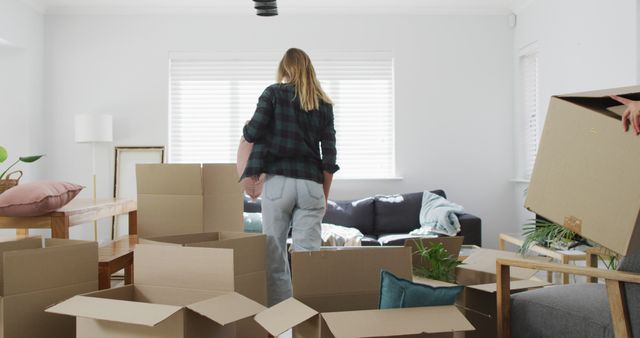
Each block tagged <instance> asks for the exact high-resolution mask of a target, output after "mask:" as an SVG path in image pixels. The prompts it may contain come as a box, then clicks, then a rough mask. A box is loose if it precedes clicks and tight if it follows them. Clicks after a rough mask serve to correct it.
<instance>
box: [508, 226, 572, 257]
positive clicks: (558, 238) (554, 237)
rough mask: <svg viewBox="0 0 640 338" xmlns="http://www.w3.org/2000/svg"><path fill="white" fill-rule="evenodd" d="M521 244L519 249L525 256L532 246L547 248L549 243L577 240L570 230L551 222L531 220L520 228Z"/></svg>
mask: <svg viewBox="0 0 640 338" xmlns="http://www.w3.org/2000/svg"><path fill="white" fill-rule="evenodd" d="M522 236H523V237H524V238H523V243H522V246H521V247H520V249H519V252H520V254H521V255H525V254H526V253H527V252H528V251H529V249H530V248H531V247H532V246H534V245H542V246H548V245H549V243H551V242H570V241H573V240H575V239H576V238H579V235H578V234H576V233H574V232H572V231H571V230H569V229H567V228H565V227H563V226H561V225H558V224H556V223H553V222H549V221H545V220H541V219H532V220H530V222H529V223H527V224H524V225H523V226H522Z"/></svg>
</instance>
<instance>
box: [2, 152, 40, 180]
mask: <svg viewBox="0 0 640 338" xmlns="http://www.w3.org/2000/svg"><path fill="white" fill-rule="evenodd" d="M43 156H44V155H33V156H22V157H19V158H18V159H17V160H16V161H15V162H13V163H12V164H11V165H10V166H9V167H7V169H5V170H4V171H3V172H2V173H1V174H0V180H1V179H2V178H3V177H4V175H6V174H7V173H8V172H9V169H11V168H13V166H15V165H16V164H18V162H24V163H33V162H35V161H37V160H39V159H41V158H42V157H43ZM8 157H9V154H8V153H7V149H5V148H4V147H2V146H0V163H2V162H4V161H6V160H7V158H8Z"/></svg>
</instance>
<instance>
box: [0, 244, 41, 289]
mask: <svg viewBox="0 0 640 338" xmlns="http://www.w3.org/2000/svg"><path fill="white" fill-rule="evenodd" d="M41 247H42V238H40V237H23V238H19V237H13V236H11V237H7V238H0V292H2V294H1V295H0V296H5V294H4V283H5V276H6V275H5V273H4V259H2V256H3V255H4V253H5V252H9V251H13V250H24V249H37V248H41Z"/></svg>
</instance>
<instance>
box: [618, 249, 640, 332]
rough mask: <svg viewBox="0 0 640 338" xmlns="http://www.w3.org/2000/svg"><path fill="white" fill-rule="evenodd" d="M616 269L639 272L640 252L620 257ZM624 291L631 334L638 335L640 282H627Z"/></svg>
mask: <svg viewBox="0 0 640 338" xmlns="http://www.w3.org/2000/svg"><path fill="white" fill-rule="evenodd" d="M618 270H620V271H627V272H636V273H640V254H636V255H631V256H627V257H625V258H624V259H622V261H621V262H620V266H619V267H618ZM625 293H626V296H627V309H628V310H629V320H630V322H631V323H630V324H631V336H632V337H640V284H631V283H627V284H626V285H625Z"/></svg>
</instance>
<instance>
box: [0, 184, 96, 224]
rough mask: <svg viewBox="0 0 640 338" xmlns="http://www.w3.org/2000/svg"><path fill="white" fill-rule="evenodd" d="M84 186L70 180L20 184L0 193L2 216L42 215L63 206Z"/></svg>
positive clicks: (0, 214) (0, 211) (0, 212)
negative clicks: (69, 181)
mask: <svg viewBox="0 0 640 338" xmlns="http://www.w3.org/2000/svg"><path fill="white" fill-rule="evenodd" d="M83 188H84V187H83V186H80V185H77V184H73V183H68V182H56V181H45V182H32V183H25V184H18V185H16V186H15V187H13V188H11V189H9V190H6V191H5V192H3V193H1V194H0V216H40V215H44V214H46V213H49V212H52V211H55V210H57V209H60V208H62V207H63V206H65V205H66V204H67V203H69V202H70V201H71V200H72V199H73V198H74V197H76V195H78V194H79V193H80V191H81V190H82V189H83Z"/></svg>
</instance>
